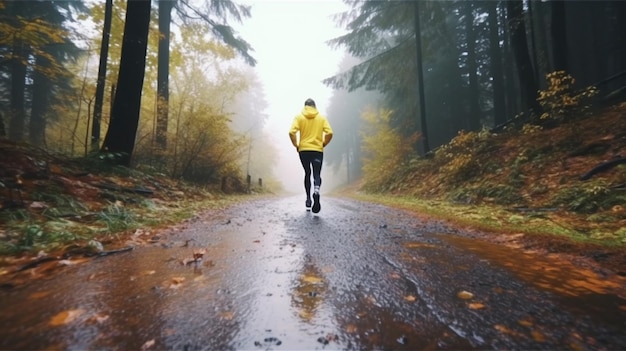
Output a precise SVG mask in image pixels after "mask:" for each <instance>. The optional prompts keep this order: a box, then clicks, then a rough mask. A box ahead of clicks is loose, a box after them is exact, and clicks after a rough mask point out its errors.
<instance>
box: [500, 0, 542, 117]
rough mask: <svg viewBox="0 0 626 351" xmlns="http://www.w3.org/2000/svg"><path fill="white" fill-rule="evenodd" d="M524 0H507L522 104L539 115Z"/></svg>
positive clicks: (531, 113) (534, 114) (525, 108)
mask: <svg viewBox="0 0 626 351" xmlns="http://www.w3.org/2000/svg"><path fill="white" fill-rule="evenodd" d="M523 5H524V2H523V1H522V0H515V1H513V0H511V1H507V2H506V6H507V12H508V19H509V27H510V33H511V46H512V49H513V54H514V56H515V62H516V63H517V75H518V77H519V81H520V88H521V94H522V106H523V107H524V110H530V115H531V116H539V115H540V113H541V106H540V105H539V103H538V102H537V82H536V81H535V78H534V75H533V69H532V64H531V61H530V53H529V52H528V45H527V43H528V40H527V38H526V29H525V26H524V14H523Z"/></svg>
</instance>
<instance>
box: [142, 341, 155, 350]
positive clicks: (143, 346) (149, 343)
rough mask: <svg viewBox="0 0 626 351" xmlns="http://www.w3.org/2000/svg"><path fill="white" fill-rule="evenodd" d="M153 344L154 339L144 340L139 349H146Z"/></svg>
mask: <svg viewBox="0 0 626 351" xmlns="http://www.w3.org/2000/svg"><path fill="white" fill-rule="evenodd" d="M152 346H154V339H152V340H148V341H146V342H145V343H144V344H143V345H141V350H147V349H149V348H151V347H152Z"/></svg>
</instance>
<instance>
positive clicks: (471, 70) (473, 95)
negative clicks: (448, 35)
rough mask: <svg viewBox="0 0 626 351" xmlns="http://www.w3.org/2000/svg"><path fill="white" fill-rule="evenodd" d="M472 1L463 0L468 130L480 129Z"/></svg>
mask: <svg viewBox="0 0 626 351" xmlns="http://www.w3.org/2000/svg"><path fill="white" fill-rule="evenodd" d="M473 9H474V6H473V2H472V1H467V2H465V33H466V34H465V35H466V37H465V38H466V44H467V69H468V72H467V73H468V75H469V92H468V94H469V96H468V98H469V120H468V128H469V130H479V129H480V105H479V104H478V102H479V101H478V100H479V99H480V95H479V87H478V72H477V71H478V67H477V65H476V32H475V31H474V13H473Z"/></svg>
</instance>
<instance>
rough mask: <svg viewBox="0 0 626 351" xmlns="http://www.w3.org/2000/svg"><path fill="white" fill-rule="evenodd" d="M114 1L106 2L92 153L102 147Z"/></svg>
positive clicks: (92, 133) (94, 108) (92, 132)
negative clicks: (103, 112) (101, 136)
mask: <svg viewBox="0 0 626 351" xmlns="http://www.w3.org/2000/svg"><path fill="white" fill-rule="evenodd" d="M112 13H113V0H106V4H105V7H104V28H102V44H101V46H100V63H99V66H98V83H97V84H96V101H95V104H94V107H93V125H92V128H91V151H97V150H98V148H99V147H100V122H101V120H102V107H103V104H104V86H105V85H106V77H107V61H108V58H109V37H111V19H112V17H113V16H112Z"/></svg>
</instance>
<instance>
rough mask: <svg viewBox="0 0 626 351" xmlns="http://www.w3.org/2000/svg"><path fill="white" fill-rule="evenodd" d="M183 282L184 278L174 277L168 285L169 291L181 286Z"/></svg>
mask: <svg viewBox="0 0 626 351" xmlns="http://www.w3.org/2000/svg"><path fill="white" fill-rule="evenodd" d="M184 281H185V277H174V278H172V283H171V284H170V289H178V288H180V287H181V286H182V285H183V282H184Z"/></svg>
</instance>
